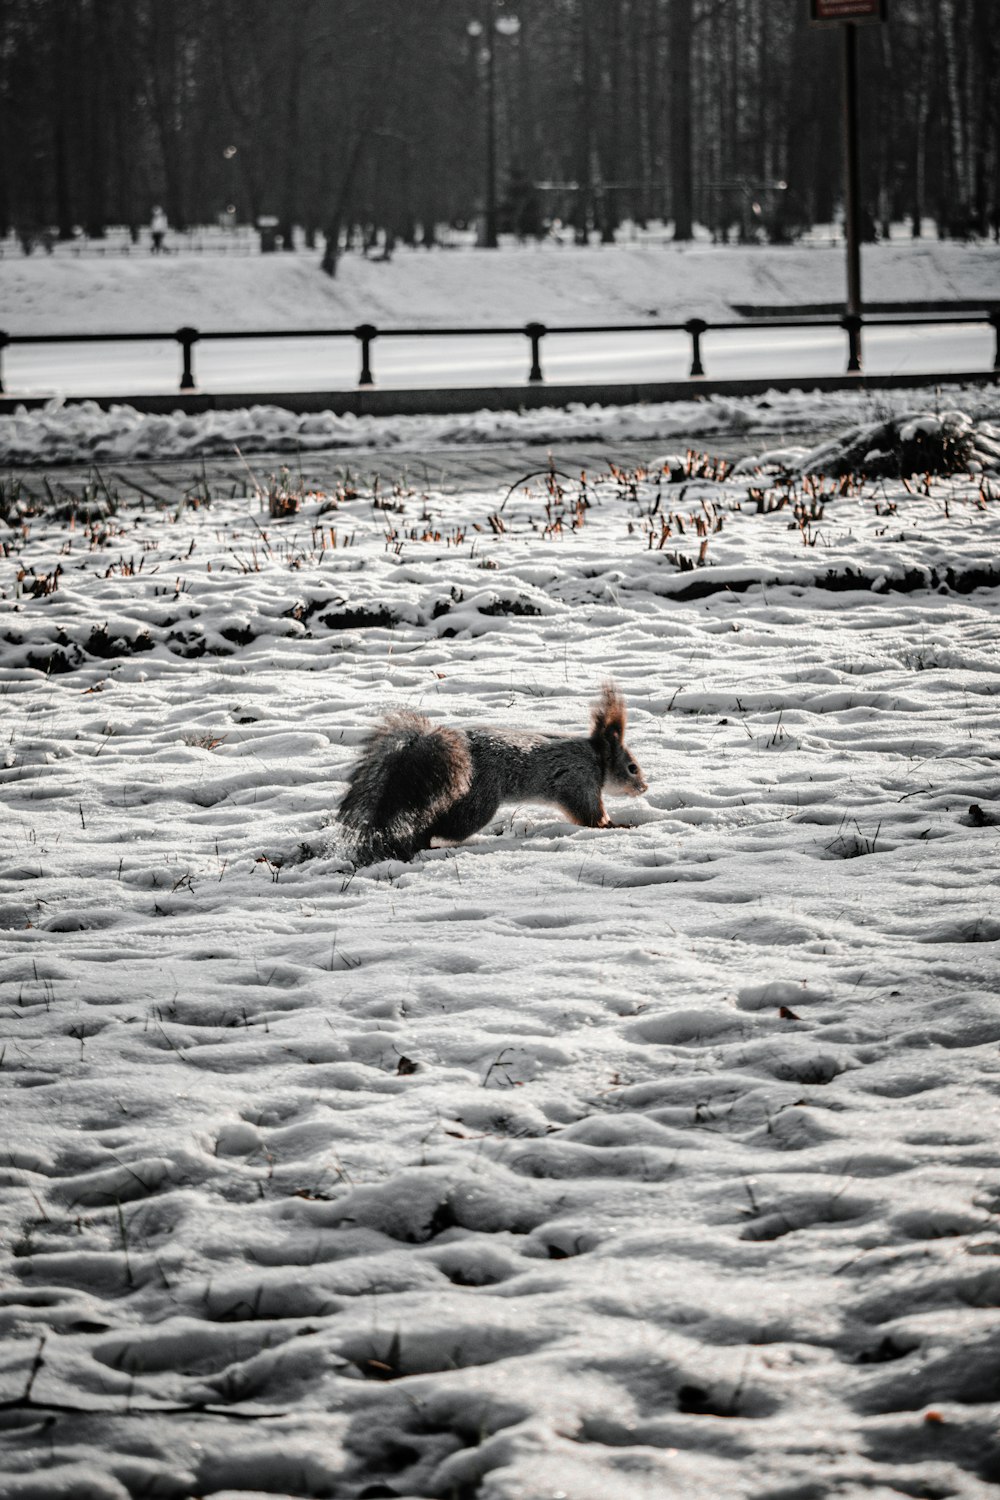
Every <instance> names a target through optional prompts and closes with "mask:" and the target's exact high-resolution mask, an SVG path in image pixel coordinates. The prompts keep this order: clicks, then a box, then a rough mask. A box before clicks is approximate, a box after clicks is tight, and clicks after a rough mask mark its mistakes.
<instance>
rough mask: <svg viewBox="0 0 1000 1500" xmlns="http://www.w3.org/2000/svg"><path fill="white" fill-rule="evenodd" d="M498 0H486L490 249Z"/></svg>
mask: <svg viewBox="0 0 1000 1500" xmlns="http://www.w3.org/2000/svg"><path fill="white" fill-rule="evenodd" d="M495 19H496V18H495V15H494V0H486V249H487V250H495V249H496V248H497V116H496V62H495V59H494V53H495V50H496V40H497V34H496V27H495V24H494V23H495Z"/></svg>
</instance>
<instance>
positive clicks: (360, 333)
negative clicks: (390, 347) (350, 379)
mask: <svg viewBox="0 0 1000 1500" xmlns="http://www.w3.org/2000/svg"><path fill="white" fill-rule="evenodd" d="M377 334H378V329H377V328H376V327H375V325H374V323H359V324H358V326H357V328H355V330H354V337H355V338H356V339H360V341H361V375H360V376H359V378H358V385H374V384H375V378H374V376H373V375H372V340H373V339H374V338H375V337H376V335H377Z"/></svg>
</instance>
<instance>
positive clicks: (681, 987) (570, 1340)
mask: <svg viewBox="0 0 1000 1500" xmlns="http://www.w3.org/2000/svg"><path fill="white" fill-rule="evenodd" d="M854 399H855V400H856V399H857V398H854ZM911 400H912V398H911ZM854 411H855V414H856V413H857V407H855V408H854ZM844 415H845V419H846V418H847V416H848V415H849V412H848V410H847V409H846V408H845V409H844ZM989 415H990V413H989V412H987V411H985V410H984V411H983V412H981V413H980V417H981V420H980V421H979V423H978V428H977V434H976V436H977V441H978V442H979V443H980V447H979V449H978V451H979V452H980V453H981V455H983V457H982V459H977V460H975V461H974V462H975V463H976V464H977V465H978V464H979V463H980V462H982V463H983V464H984V468H978V467H977V468H975V469H974V471H973V472H971V473H959V474H957V475H955V476H953V477H950V478H940V477H935V476H934V475H929V476H927V477H925V476H924V475H923V474H918V475H916V476H914V477H913V478H910V479H907V480H906V481H905V482H903V481H901V480H893V479H888V478H887V479H880V480H877V481H855V480H850V479H846V480H835V479H833V478H824V479H818V478H812V477H810V476H809V475H808V474H805V475H803V474H802V473H801V472H799V471H801V469H802V468H803V466H804V467H805V468H806V469H809V468H811V467H814V466H816V465H817V464H819V463H821V462H823V463H824V465H825V466H826V467H829V462H828V461H829V458H830V455H829V452H827V455H826V458H825V459H824V457H823V455H819V456H818V457H815V458H814V459H813V460H812V462H811V463H810V462H807V461H806V455H805V453H804V451H803V450H801V449H800V450H798V451H785V452H784V453H782V454H778V455H773V454H772V455H771V457H770V458H769V459H768V460H767V461H766V462H764V463H763V464H761V465H757V464H754V463H749V462H747V463H744V464H742V465H740V466H738V468H737V470H736V471H723V470H721V469H720V468H719V466H718V465H715V464H713V463H711V462H708V461H702V460H700V459H698V458H696V457H695V458H692V457H688V456H684V455H682V456H680V457H679V458H668V457H667V454H668V452H669V448H670V443H669V434H668V433H664V432H662V431H661V432H659V433H657V432H656V430H655V429H647V434H648V436H649V441H650V449H649V455H648V456H649V458H650V460H652V459H653V458H654V456H656V455H657V454H658V455H659V456H660V458H661V459H663V460H666V462H665V466H664V464H663V463H656V464H651V465H650V467H648V468H647V469H645V470H642V471H636V470H635V469H634V468H629V469H628V470H620V471H618V472H611V471H610V470H609V472H608V473H606V474H604V475H598V474H595V473H588V474H587V475H586V476H580V475H578V474H572V473H569V474H566V475H559V474H554V475H551V476H546V475H545V474H542V475H540V476H536V477H534V478H531V479H525V476H523V475H522V474H519V473H517V472H513V473H511V474H510V475H509V478H508V479H507V482H506V483H504V484H502V485H498V486H494V487H492V488H488V489H482V488H481V489H470V488H466V489H460V490H458V491H457V492H454V493H444V492H440V491H435V490H433V489H424V488H419V487H418V488H412V487H411V485H410V484H409V483H401V484H398V485H394V484H393V483H392V481H391V479H390V478H388V477H385V475H383V478H382V480H381V481H380V483H379V484H378V486H377V488H375V487H372V486H371V485H369V484H362V483H361V482H360V481H358V482H356V483H351V482H349V481H348V480H346V479H345V478H344V477H343V474H342V470H341V469H340V465H339V463H338V462H337V459H336V456H333V457H331V458H330V460H329V465H330V478H329V480H328V482H326V483H325V484H321V483H317V484H315V485H313V486H312V487H311V488H310V490H309V491H308V492H306V493H305V494H303V495H299V493H298V488H299V487H298V484H297V481H296V480H295V478H294V477H291V478H290V479H288V480H283V479H282V476H281V475H280V473H278V474H276V475H275V476H274V477H273V479H272V477H271V476H270V475H269V473H268V472H266V471H265V472H261V473H259V474H258V475H257V476H256V477H257V480H258V481H259V489H260V492H261V494H264V493H268V492H270V493H272V494H273V507H274V509H275V510H276V511H279V512H280V511H281V510H282V509H283V508H284V509H286V510H288V511H289V512H293V513H289V514H287V515H286V516H285V518H284V519H280V518H275V517H274V516H272V515H271V514H269V511H268V509H266V508H262V505H261V498H260V494H258V493H256V492H255V488H254V482H253V480H252V479H251V477H250V476H249V475H246V484H245V486H241V485H240V484H238V483H237V482H236V481H229V480H227V481H226V482H223V481H222V480H221V479H219V478H215V477H213V471H210V470H205V471H203V472H202V471H200V470H199V469H198V466H196V465H193V464H192V465H189V466H187V467H181V466H179V467H178V468H177V469H175V470H174V474H175V478H174V481H173V483H172V486H171V488H170V493H169V496H165V497H163V498H167V499H169V504H166V505H162V504H159V505H158V504H156V503H151V502H152V497H151V496H138V495H137V494H136V492H135V491H134V490H132V491H129V490H128V488H127V487H126V486H125V485H124V484H120V485H119V483H118V482H117V481H116V480H115V479H114V478H113V477H112V476H111V475H110V474H107V475H106V474H105V473H104V471H101V473H100V475H99V476H95V477H92V478H91V479H90V480H89V481H88V484H87V492H86V494H83V493H77V494H75V495H74V494H72V493H71V492H68V489H67V486H68V485H69V481H66V483H65V484H63V485H61V486H60V485H59V484H58V483H55V482H53V483H52V484H51V485H50V487H49V488H50V491H51V494H50V495H49V496H48V497H46V498H45V501H44V504H43V505H42V506H41V513H36V514H32V513H31V510H32V505H31V504H30V503H29V502H28V501H27V500H26V498H25V495H24V494H23V493H22V494H21V495H20V496H18V494H17V493H16V487H15V486H13V484H12V482H11V481H9V480H5V482H4V483H5V488H4V491H3V498H4V502H5V505H6V507H7V512H8V516H9V522H10V524H9V526H8V529H7V530H6V531H5V532H4V534H3V541H4V552H5V554H6V555H5V558H4V561H3V567H4V569H5V571H4V573H3V574H2V575H0V576H2V580H3V583H2V588H3V599H4V618H3V622H2V626H0V691H2V693H3V695H4V702H5V713H4V727H5V734H4V739H5V752H6V769H5V770H3V771H2V772H0V783H2V797H3V801H4V804H5V807H6V821H5V850H4V858H3V864H2V867H0V922H2V927H3V936H2V942H0V963H2V968H0V977H2V979H3V1009H2V1015H3V1027H2V1029H3V1034H4V1038H5V1040H4V1042H3V1043H2V1044H0V1064H2V1065H0V1087H2V1089H3V1091H4V1096H5V1097H4V1107H3V1114H2V1119H3V1150H2V1156H0V1174H2V1176H0V1181H2V1188H0V1191H2V1195H3V1200H4V1206H3V1211H2V1216H0V1223H2V1226H3V1227H2V1251H3V1259H2V1278H3V1279H2V1283H0V1286H2V1290H0V1328H2V1333H3V1338H4V1351H3V1352H4V1356H5V1358H4V1360H3V1361H2V1362H0V1363H2V1364H3V1368H4V1373H3V1375H2V1377H0V1428H2V1432H3V1449H4V1453H3V1457H2V1459H0V1466H2V1467H0V1494H2V1495H3V1496H4V1500H8V1497H9V1500H27V1497H34V1500H42V1497H44V1500H126V1497H129V1496H132V1497H136V1500H138V1497H141V1496H153V1495H156V1496H165V1497H176V1500H182V1497H193V1496H196V1495H197V1496H207V1495H211V1496H213V1497H214V1500H223V1497H225V1500H237V1497H241V1500H250V1497H258V1500H259V1497H260V1496H261V1495H263V1494H264V1493H268V1494H279V1495H282V1496H319V1495H328V1496H330V1495H332V1496H336V1497H338V1500H360V1497H362V1496H368V1497H375V1496H393V1495H396V1496H438V1497H442V1500H451V1497H465V1500H468V1497H473V1496H475V1497H477V1500H556V1497H563V1500H609V1497H614V1500H660V1497H663V1496H672V1495H676V1496H683V1497H685V1500H702V1497H704V1500H717V1497H719V1496H733V1497H743V1496H745V1497H747V1500H750V1497H753V1500H813V1497H815V1500H821V1497H827V1496H832V1495H837V1496H844V1497H860V1496H865V1497H866V1500H883V1497H884V1500H889V1497H891V1496H899V1495H911V1496H917V1495H920V1496H931V1495H933V1496H962V1497H985V1496H987V1495H989V1494H995V1493H996V1486H997V1485H998V1484H1000V1439H998V1431H1000V1426H998V1417H1000V1380H998V1375H997V1370H998V1358H1000V1314H998V1312H997V1307H998V1300H1000V1269H998V1268H1000V1260H998V1256H1000V1234H998V1218H997V1216H998V1213H1000V1171H998V1165H997V1153H996V1093H997V1086H998V1076H1000V1071H998V1054H997V1043H998V1041H1000V1012H998V1008H997V994H998V991H1000V963H998V944H1000V912H998V909H997V895H996V892H997V888H998V887H997V879H998V875H1000V776H998V759H997V755H998V752H997V745H998V735H1000V648H998V644H997V623H998V622H997V615H998V610H1000V593H998V582H997V565H996V534H997V533H996V529H997V510H998V506H1000V479H998V478H997V476H996V474H995V473H993V474H990V473H989V472H986V471H985V466H988V463H989V461H990V458H989V455H990V446H989V445H990V444H993V443H995V442H996V441H997V431H996V428H995V427H993V428H992V429H991V428H990V427H989V425H988V422H987V421H986V420H985V419H986V418H987V417H988V416H989ZM992 415H993V417H994V418H995V417H996V411H995V409H994V411H993V413H992ZM52 419H53V420H54V417H53V418H52ZM22 420H27V419H22ZM87 420H88V421H90V422H92V423H96V422H97V418H96V417H95V416H93V415H91V416H90V417H88V419H87ZM119 420H120V422H121V423H122V424H124V426H125V427H127V426H128V419H127V418H120V419H119ZM215 420H221V419H219V418H216V419H215ZM501 420H503V421H507V420H510V419H508V418H503V419H501ZM550 420H551V419H550ZM580 420H581V422H582V423H583V425H584V426H585V427H586V425H587V423H588V422H594V421H596V420H597V418H596V416H595V414H593V413H590V414H587V413H581V414H580ZM632 420H633V418H632V417H631V416H626V417H625V418H623V419H622V426H621V427H618V428H616V427H615V426H614V423H613V420H612V419H609V420H608V422H607V423H606V425H605V427H604V428H603V433H604V435H605V436H606V437H607V438H608V439H609V453H610V454H612V456H613V448H612V447H611V446H610V443H611V441H612V440H613V438H614V436H615V434H616V433H618V434H619V435H620V434H621V433H622V431H623V429H624V430H626V431H627V430H628V424H629V422H631V421H632ZM922 425H923V426H924V427H925V428H927V429H931V430H933V428H934V425H935V424H934V421H933V420H932V419H929V420H928V421H926V422H925V423H924V424H922ZM905 430H906V431H907V432H911V430H912V429H911V428H909V427H907V428H906V429H905ZM172 433H173V436H172V435H171V434H172ZM643 435H644V434H643V433H641V432H634V431H633V432H632V436H633V437H636V436H638V437H640V438H641V437H642V436H643ZM521 436H522V437H523V436H524V434H523V433H522V434H521ZM174 437H177V440H178V442H180V439H181V438H184V441H185V442H186V441H187V437H186V436H185V435H184V434H180V435H179V436H178V434H177V433H176V430H175V429H169V428H167V429H164V442H165V444H166V447H165V449H164V451H175V452H178V451H180V452H184V453H188V452H197V451H198V450H197V448H186V447H181V448H178V447H174V448H173V449H171V443H172V442H173V441H174ZM563 437H564V438H565V437H566V432H565V430H564V432H563ZM661 439H666V440H665V441H660V440H661ZM53 441H54V440H53ZM109 441H110V439H109ZM658 441H659V446H658V447H657V446H655V445H656V444H657V442H658ZM761 446H765V447H766V446H767V444H766V443H765V444H763V445H762V444H761V443H759V442H758V443H757V448H758V451H759V449H760V447H761ZM88 451H89V453H90V454H96V453H97V452H98V448H97V446H96V444H92V445H91V447H90V449H89V450H88ZM116 451H117V450H116ZM319 462H321V460H320V459H318V458H317V457H316V456H315V455H314V456H313V458H312V459H311V464H312V467H313V468H315V465H316V464H317V463H319ZM873 462H874V461H873ZM252 466H253V464H252V461H251V467H252ZM160 472H161V484H162V480H163V475H162V470H161V471H160ZM243 472H244V473H245V471H243ZM310 472H312V469H311V470H310ZM338 472H340V473H341V478H340V479H337V478H336V477H335V476H336V475H337V473H338ZM57 478H58V476H54V479H57ZM522 479H525V482H523V483H520V484H518V483H516V481H518V480H522ZM99 480H100V481H101V482H99ZM103 486H106V488H104V487H103ZM510 486H513V489H510ZM32 490H33V493H36V494H37V493H39V492H42V493H44V492H43V491H42V487H41V484H40V481H39V480H38V476H35V477H34V479H33V483H32ZM129 494H131V495H132V497H133V499H134V500H139V499H141V500H142V501H143V506H144V508H143V506H139V507H137V506H136V505H133V504H132V503H131V502H130V501H129V499H128V495H129ZM161 494H162V491H161ZM296 506H298V509H297V510H296V509H295V507H296ZM36 509H37V507H36ZM608 674H613V675H614V677H615V678H616V679H617V681H618V682H619V684H620V685H621V687H622V689H623V690H624V693H625V695H626V698H627V700H628V703H629V707H630V714H631V718H630V726H629V743H630V746H631V748H632V750H633V751H634V753H635V755H636V756H637V757H638V759H639V761H640V762H641V765H642V767H643V770H644V772H645V775H646V777H647V779H648V781H649V786H650V790H649V793H648V795H647V796H646V797H645V798H643V799H641V800H640V801H638V802H632V801H629V802H628V803H619V804H612V810H613V814H615V815H617V817H618V818H619V819H620V820H621V821H623V822H626V823H627V824H628V825H629V826H627V827H619V828H612V829H606V830H588V829H580V828H574V827H571V826H569V825H567V824H565V823H563V822H561V821H560V820H559V819H558V818H557V817H556V816H554V814H553V813H552V812H551V810H546V809H544V808H540V807H533V806H527V805H525V806H516V807H512V808H509V809H507V810H506V811H505V812H504V814H503V816H502V817H501V818H499V819H498V820H497V821H496V822H495V823H494V824H493V825H491V826H490V827H488V828H487V829H485V830H484V831H483V832H482V833H481V834H480V835H478V836H477V837H475V838H474V839H473V840H471V841H470V842H469V843H468V844H466V845H464V846H462V847H460V848H458V849H437V850H432V851H430V852H429V853H428V854H426V855H424V856H422V857H421V858H419V859H418V860H417V861H415V862H414V863H413V864H412V865H398V864H394V865H382V866H376V867H372V868H368V869H363V870H359V871H354V870H352V869H351V868H350V867H349V866H348V865H347V864H346V862H345V860H344V858H343V851H342V848H341V846H340V844H339V840H338V836H337V831H336V827H335V825H333V824H331V823H330V821H329V819H330V813H331V809H332V808H333V807H334V806H335V803H336V801H337V797H338V795H339V793H340V791H341V790H342V788H343V783H344V777H345V774H346V771H347V768H348V766H349V764H350V762H351V759H352V756H353V754H354V753H355V749H356V747H357V745H358V744H359V742H360V741H361V739H362V738H363V736H364V735H365V733H366V731H367V730H368V729H369V727H370V726H371V724H372V723H373V721H374V720H375V719H376V718H377V717H378V716H379V714H380V713H382V712H383V711H384V710H386V709H388V708H390V707H397V706H407V707H411V708H417V709H420V710H421V711H423V712H426V713H427V714H429V715H430V716H432V717H433V718H434V719H436V720H440V721H442V722H451V723H456V724H469V723H476V722H487V723H500V724H507V723H518V724H524V725H528V726H530V727H532V728H539V729H548V730H554V731H561V730H565V731H570V732H574V731H576V732H579V731H581V730H583V729H584V727H585V725H586V721H587V704H588V699H589V698H590V696H591V695H592V693H593V691H594V689H595V687H596V685H597V683H598V682H599V681H600V680H601V679H602V678H603V677H605V676H606V675H608ZM251 1031H252V1032H253V1036H252V1037H251V1035H250V1032H251Z"/></svg>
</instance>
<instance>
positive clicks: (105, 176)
mask: <svg viewBox="0 0 1000 1500" xmlns="http://www.w3.org/2000/svg"><path fill="white" fill-rule="evenodd" d="M889 16H890V18H889V22H888V24H885V25H876V26H870V27H865V28H863V30H862V33H861V37H860V43H861V45H860V47H859V52H860V70H861V99H862V111H863V118H862V130H863V141H864V151H863V181H862V194H861V196H862V203H863V220H864V231H865V233H866V235H867V237H869V238H874V237H875V236H877V235H878V234H880V233H883V234H887V233H888V226H889V224H890V223H891V222H898V221H900V220H908V221H910V222H911V223H912V226H913V229H914V232H915V233H918V234H919V233H920V232H921V229H922V228H923V229H924V231H925V232H926V230H927V227H928V224H927V221H928V220H930V221H932V223H933V225H934V226H936V230H937V232H938V233H939V234H940V235H942V236H956V237H963V238H964V237H969V236H972V235H976V234H980V235H982V234H991V233H992V234H993V235H994V236H996V237H1000V190H998V178H1000V89H998V88H997V87H996V77H997V73H998V69H1000V16H998V14H997V6H996V4H995V0H890V12H889ZM837 30H838V28H827V29H821V28H816V27H813V26H811V25H810V24H809V21H808V5H807V3H806V0H466V3H462V0H420V3H419V4H413V3H412V0H285V3H283V4H281V5H280V6H279V5H275V4H273V0H170V3H168V4H164V3H162V0H0V38H2V44H0V234H3V235H6V234H7V233H9V232H10V231H11V230H12V229H20V228H23V227H24V226H31V227H32V228H33V229H35V230H37V229H39V228H41V227H42V226H46V227H47V228H48V229H49V230H50V231H51V234H52V235H53V236H54V237H56V238H61V239H66V238H70V237H72V236H73V235H74V234H75V233H79V232H80V231H82V232H83V233H85V234H86V235H88V236H89V237H91V238H100V237H101V236H102V235H103V234H104V233H105V231H106V229H107V227H108V226H109V225H128V226H130V227H131V228H132V229H133V231H137V230H138V227H139V226H140V225H142V224H145V223H147V222H148V220H149V215H150V211H151V207H152V205H153V204H157V203H160V204H162V205H163V207H164V208H165V209H166V212H167V214H168V216H169V219H170V222H171V226H172V227H173V228H176V229H184V228H185V227H188V226H190V225H192V224H204V223H216V222H220V221H221V222H226V221H229V222H236V221H239V222H242V223H245V222H256V221H257V220H258V219H259V218H260V217H261V216H264V215H269V216H273V217H274V218H275V219H276V220H277V233H278V236H279V242H280V243H281V244H282V245H283V247H284V248H286V249H293V248H295V246H296V244H298V245H299V246H301V245H302V244H303V243H304V244H305V245H306V246H313V245H320V246H327V247H331V246H332V247H333V254H332V255H331V254H329V253H328V254H327V269H334V268H335V260H336V254H337V253H338V252H339V250H340V248H341V247H342V245H344V244H346V243H348V242H353V243H358V242H360V243H362V244H366V245H368V246H371V245H374V244H375V243H378V244H379V245H380V246H381V247H382V248H383V249H384V251H385V252H386V253H391V251H392V248H393V246H394V244H395V243H396V242H397V241H403V242H406V243H410V244H421V243H423V244H433V243H434V242H435V240H436V238H437V236H438V234H439V226H441V225H443V224H450V225H456V226H462V225H467V224H471V223H473V222H475V221H476V218H477V216H481V215H482V212H483V200H484V192H485V191H486V189H485V188H484V183H486V182H488V180H489V168H488V165H487V162H488V153H489V151H490V135H491V131H490V129H489V123H488V122H489V121H492V125H493V131H492V135H493V147H494V151H495V169H494V177H495V180H496V182H497V184H498V187H497V198H498V213H499V227H500V229H501V230H508V231H514V232H517V233H518V234H520V235H522V236H530V235H534V234H542V233H544V232H546V230H547V229H548V228H549V226H551V224H552V223H553V221H557V222H561V223H562V224H563V225H565V226H572V229H573V231H574V233H575V236H576V238H577V240H578V241H580V242H583V241H585V240H588V239H597V238H600V239H603V240H610V239H611V238H612V237H613V236H614V234H615V231H616V229H617V227H618V226H619V224H621V223H622V222H623V221H626V220H628V221H631V222H632V223H634V224H639V225H643V224H645V223H647V222H648V221H650V220H662V221H664V222H669V224H670V225H671V229H672V234H673V237H674V238H675V239H677V240H680V241H683V240H685V239H689V238H690V237H691V236H692V234H693V232H694V226H695V224H696V223H698V224H702V225H704V226H706V228H707V229H708V230H709V231H710V232H711V234H712V236H713V237H714V238H717V239H720V240H722V239H727V240H728V239H736V240H741V241H743V242H747V241H760V240H767V241H770V242H775V243H780V242H785V241H788V240H790V239H794V238H795V237H796V236H797V235H798V234H800V233H802V232H804V231H805V230H806V229H808V228H809V227H811V226H812V225H814V224H817V223H820V224H823V223H828V222H831V221H832V220H833V219H834V218H835V217H836V215H837V213H838V202H839V197H840V193H841V184H840V180H839V170H840V169H839V163H840V157H841V152H840V129H841V126H840V107H841V105H840V101H841V87H840V72H839V46H838V44H839V41H840V38H839V36H838V34H837ZM293 226H298V227H299V229H300V233H299V235H298V237H297V238H296V236H295V235H293V232H292V231H293Z"/></svg>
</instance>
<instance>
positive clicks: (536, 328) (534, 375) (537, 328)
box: [524, 323, 545, 385]
mask: <svg viewBox="0 0 1000 1500" xmlns="http://www.w3.org/2000/svg"><path fill="white" fill-rule="evenodd" d="M524 331H525V333H526V334H527V336H528V338H529V339H530V340H531V369H530V370H529V371H528V384H529V385H537V384H538V383H539V382H540V381H543V380H544V379H545V376H544V375H543V374H542V358H541V348H540V346H541V342H542V339H543V338H544V337H545V324H544V323H527V324H525V328H524Z"/></svg>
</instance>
